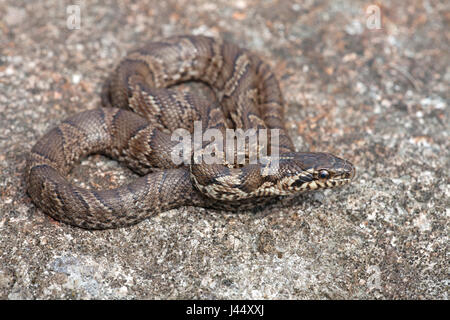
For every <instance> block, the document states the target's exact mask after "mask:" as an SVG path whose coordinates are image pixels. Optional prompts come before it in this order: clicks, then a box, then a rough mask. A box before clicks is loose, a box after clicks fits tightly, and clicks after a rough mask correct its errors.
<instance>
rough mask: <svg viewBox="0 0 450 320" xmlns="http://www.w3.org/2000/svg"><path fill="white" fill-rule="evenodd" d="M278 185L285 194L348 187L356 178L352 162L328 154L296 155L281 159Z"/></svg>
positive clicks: (289, 154) (300, 153) (283, 156)
mask: <svg viewBox="0 0 450 320" xmlns="http://www.w3.org/2000/svg"><path fill="white" fill-rule="evenodd" d="M279 159H280V161H279V170H278V173H277V174H276V175H277V185H278V188H279V189H280V191H281V193H282V194H283V193H284V194H293V193H297V192H302V191H307V190H317V189H327V188H334V187H337V186H342V185H345V184H348V183H349V182H350V181H351V180H352V179H353V177H354V176H355V167H354V166H353V164H351V163H350V162H349V161H347V160H344V159H341V158H338V157H336V156H334V155H332V154H329V153H321V152H296V153H288V154H282V155H280V157H279Z"/></svg>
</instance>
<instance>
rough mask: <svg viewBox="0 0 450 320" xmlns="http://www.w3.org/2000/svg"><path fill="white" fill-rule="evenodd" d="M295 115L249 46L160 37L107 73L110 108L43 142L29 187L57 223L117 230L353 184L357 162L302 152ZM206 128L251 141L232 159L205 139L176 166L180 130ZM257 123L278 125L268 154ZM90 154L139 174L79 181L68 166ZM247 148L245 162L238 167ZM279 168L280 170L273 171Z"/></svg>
mask: <svg viewBox="0 0 450 320" xmlns="http://www.w3.org/2000/svg"><path fill="white" fill-rule="evenodd" d="M186 82H201V83H203V84H205V85H206V86H207V88H208V90H209V91H206V93H203V94H198V93H197V94H196V93H195V92H192V90H185V89H180V88H179V87H180V86H179V84H183V83H186ZM177 85H178V86H177ZM285 112H286V103H285V101H284V99H283V96H282V93H281V90H280V86H279V83H278V81H277V79H276V76H275V74H274V72H273V71H272V69H271V67H270V65H269V64H268V63H267V62H265V61H264V60H262V59H261V58H259V57H258V55H257V54H255V53H253V52H251V51H250V50H247V49H243V48H241V47H239V46H237V45H235V44H233V43H232V42H229V41H225V40H223V39H220V38H213V37H207V36H200V35H195V36H194V35H180V36H172V37H168V38H162V39H161V40H154V41H151V42H149V43H147V44H145V45H144V46H142V47H139V48H137V49H134V50H131V51H130V52H129V53H128V54H127V55H126V56H125V57H124V58H123V59H122V60H121V61H120V62H119V64H118V65H117V67H116V68H115V69H113V71H112V72H111V73H110V74H109V75H108V77H107V78H106V81H105V82H104V84H103V87H102V89H101V107H98V108H97V109H91V110H87V111H84V112H80V113H77V114H75V115H72V116H70V117H68V118H67V119H66V120H64V121H62V122H61V123H60V124H58V125H57V126H56V127H54V128H53V129H51V130H50V131H48V132H47V133H46V134H45V135H44V136H42V137H41V138H40V139H39V140H38V141H37V142H36V144H35V145H34V146H33V147H32V149H31V152H30V153H29V154H28V157H27V162H26V169H25V180H26V185H27V192H28V194H29V195H30V197H31V199H32V201H33V202H34V203H35V205H36V206H37V207H39V208H40V209H41V210H42V211H43V212H45V213H46V214H48V215H49V216H51V217H52V218H54V219H56V220H58V221H61V222H64V223H67V224H70V225H73V226H76V227H80V228H84V229H111V228H119V227H125V226H130V225H133V224H136V223H138V222H140V221H142V220H144V219H147V218H149V217H151V216H153V215H154V214H156V213H160V212H164V211H167V210H170V209H174V208H178V207H181V206H198V207H205V208H217V209H221V210H230V211H239V210H240V209H242V208H244V209H248V208H253V207H256V206H258V205H260V206H263V207H264V205H265V203H268V202H270V201H278V200H279V199H280V198H283V197H287V196H296V195H297V194H300V193H302V192H305V191H308V190H321V189H327V188H334V187H337V186H342V185H346V184H348V183H349V182H350V181H351V180H352V179H353V177H354V175H355V167H354V166H353V164H352V163H351V162H349V161H348V160H345V159H342V158H339V157H337V156H335V155H332V154H330V153H325V152H296V150H295V148H294V145H293V142H292V140H291V138H290V137H289V135H288V133H287V129H286V122H285V118H284V115H285ZM196 124H197V127H201V131H200V136H201V135H202V134H205V133H206V132H207V130H215V131H214V132H215V133H221V134H224V135H226V133H227V132H233V130H234V131H236V132H237V131H238V130H241V131H240V132H244V134H248V136H247V137H246V138H247V139H248V141H249V142H248V146H247V147H245V148H244V151H242V150H241V151H239V150H235V151H232V155H231V156H230V157H229V158H226V159H225V160H224V157H223V154H221V153H220V148H219V146H220V144H217V143H213V139H210V140H209V141H208V140H207V139H205V140H206V141H201V142H200V145H198V144H197V149H198V151H199V152H198V154H197V155H196V156H195V155H194V154H195V152H194V151H192V149H191V151H190V152H191V153H189V152H187V156H186V157H184V158H183V159H184V161H182V162H181V163H175V162H174V160H173V155H174V149H175V148H176V147H177V146H179V145H180V141H179V140H176V139H175V140H174V139H173V133H174V132H176V131H177V130H184V131H183V132H188V133H193V132H194V135H195V129H196ZM230 130H231V131H230ZM258 130H259V131H262V130H265V132H268V134H267V137H266V140H267V141H269V140H270V141H271V145H270V147H271V149H270V150H269V151H267V150H268V148H269V147H268V146H269V144H270V143H268V144H267V145H268V146H267V147H265V146H264V145H263V146H262V147H261V148H259V147H258V148H256V149H255V148H253V147H252V148H251V146H250V141H251V138H252V135H255V134H256V132H259V131H258ZM275 133H276V134H275ZM275 137H276V138H277V139H275ZM244 138H245V137H244ZM272 138H273V139H272ZM236 139H237V138H236V136H235V137H234V139H231V141H232V143H235V142H236ZM245 141H247V140H245ZM232 143H231V142H230V146H231V145H232ZM253 146H254V144H253ZM207 148H212V149H208V150H213V151H214V152H211V153H210V154H211V155H213V158H214V156H216V158H215V159H216V160H218V161H215V162H212V163H206V161H205V160H204V158H202V155H205V154H207V153H206V152H205V150H206V149H207ZM274 148H275V149H274ZM193 149H195V148H193ZM236 149H238V148H236ZM241 149H242V148H241ZM250 149H252V150H259V151H258V152H260V153H258V152H257V153H256V154H257V157H256V161H255V158H253V159H250V157H249V153H250ZM264 150H266V151H267V152H266V153H264V152H262V151H264ZM272 150H275V151H274V152H272ZM188 151H189V150H188ZM215 151H217V153H215ZM91 154H103V155H106V156H107V157H110V158H113V159H116V160H117V161H119V162H121V163H124V164H125V165H126V166H127V167H129V168H130V169H131V170H133V171H135V172H137V173H139V177H138V178H137V179H135V180H134V181H132V182H131V183H128V184H126V185H122V186H119V187H118V188H111V189H103V190H96V189H92V188H82V187H80V186H77V185H74V184H73V183H71V182H70V181H69V180H68V178H67V175H68V173H69V172H70V170H71V169H72V168H73V166H74V165H75V164H76V163H77V162H79V161H80V159H82V158H83V157H86V156H88V155H91ZM198 155H200V157H199V156H198ZM220 155H222V157H221V156H220ZM238 155H241V156H242V157H243V160H242V157H241V160H242V161H241V162H239V163H237V162H236V159H237V157H238ZM262 155H264V156H262ZM202 159H203V160H202ZM230 159H231V160H230ZM250 160H252V161H250ZM259 160H260V161H259ZM263 160H265V161H263ZM233 161H234V162H233ZM274 164H276V167H275V168H276V170H269V169H270V168H272V167H270V166H271V165H274ZM274 199H275V200H274Z"/></svg>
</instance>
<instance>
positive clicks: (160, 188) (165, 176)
mask: <svg viewBox="0 0 450 320" xmlns="http://www.w3.org/2000/svg"><path fill="white" fill-rule="evenodd" d="M166 178H167V171H163V175H162V177H161V179H160V180H159V183H158V194H159V195H161V191H162V187H163V186H164V182H166Z"/></svg>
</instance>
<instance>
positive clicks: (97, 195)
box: [91, 190, 115, 213]
mask: <svg viewBox="0 0 450 320" xmlns="http://www.w3.org/2000/svg"><path fill="white" fill-rule="evenodd" d="M91 193H92V195H93V196H94V197H95V199H97V201H98V202H100V203H101V204H102V205H103V206H104V207H105V208H107V210H108V211H109V212H111V213H112V212H115V209H114V208H113V207H111V206H110V205H109V203H107V202H106V201H105V200H104V199H103V197H102V196H100V195H99V194H98V192H97V191H95V190H91Z"/></svg>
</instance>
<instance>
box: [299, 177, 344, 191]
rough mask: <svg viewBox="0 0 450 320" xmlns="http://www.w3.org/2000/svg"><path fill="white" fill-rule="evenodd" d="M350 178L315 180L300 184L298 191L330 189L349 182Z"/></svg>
mask: <svg viewBox="0 0 450 320" xmlns="http://www.w3.org/2000/svg"><path fill="white" fill-rule="evenodd" d="M351 180H352V179H351V178H341V179H329V180H326V181H320V180H315V181H311V182H307V183H304V184H302V185H301V187H300V191H306V190H320V189H331V188H335V187H340V186H343V185H346V184H348V183H350V181H351Z"/></svg>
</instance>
